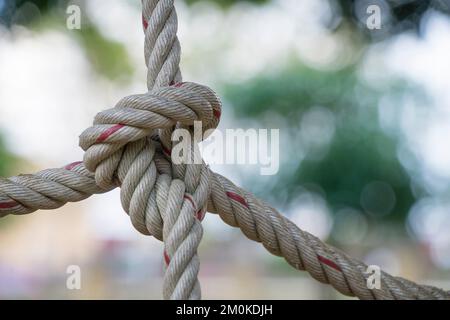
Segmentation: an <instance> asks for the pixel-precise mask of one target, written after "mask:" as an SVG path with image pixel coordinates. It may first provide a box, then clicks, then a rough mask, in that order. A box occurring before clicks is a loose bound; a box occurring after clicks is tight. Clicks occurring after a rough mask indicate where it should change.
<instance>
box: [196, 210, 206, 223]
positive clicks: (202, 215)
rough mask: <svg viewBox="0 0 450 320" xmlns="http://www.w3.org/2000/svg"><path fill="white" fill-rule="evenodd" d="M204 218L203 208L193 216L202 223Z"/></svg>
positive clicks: (204, 211)
mask: <svg viewBox="0 0 450 320" xmlns="http://www.w3.org/2000/svg"><path fill="white" fill-rule="evenodd" d="M205 216H206V210H204V209H203V208H202V209H200V210H198V211H197V213H196V214H195V217H196V218H197V220H199V221H203V219H205Z"/></svg>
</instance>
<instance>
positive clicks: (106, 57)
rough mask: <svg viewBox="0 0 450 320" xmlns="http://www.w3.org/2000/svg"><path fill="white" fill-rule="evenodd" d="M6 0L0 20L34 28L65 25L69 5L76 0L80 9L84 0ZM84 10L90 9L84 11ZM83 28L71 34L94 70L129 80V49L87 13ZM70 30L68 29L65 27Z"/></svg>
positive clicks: (106, 75) (107, 76)
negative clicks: (106, 34)
mask: <svg viewBox="0 0 450 320" xmlns="http://www.w3.org/2000/svg"><path fill="white" fill-rule="evenodd" d="M1 1H5V2H4V3H5V4H4V7H3V9H2V10H0V12H1V14H0V22H1V21H3V24H5V25H7V26H10V25H11V24H13V23H18V24H24V25H27V26H29V27H31V28H34V29H45V28H58V27H59V28H66V18H67V14H66V12H65V11H66V8H67V6H68V5H69V4H71V3H74V4H77V5H79V6H80V7H81V8H83V6H84V1H83V0H78V1H69V0H32V1H26V0H0V2H1ZM81 12H88V11H87V10H83V9H82V10H81ZM81 22H82V27H81V29H80V30H71V32H68V34H69V35H71V36H73V37H75V39H76V40H77V41H78V42H79V43H80V45H81V48H83V49H84V51H85V53H86V56H87V58H88V59H89V61H90V62H91V64H92V67H93V68H94V69H95V71H96V72H97V73H98V74H99V75H102V76H105V77H106V78H108V79H110V80H114V81H126V80H128V79H129V78H130V76H131V75H132V73H133V68H132V64H131V61H130V58H129V56H128V52H127V51H126V48H125V47H124V45H123V44H121V43H119V42H117V41H114V40H112V39H109V38H107V37H106V36H105V35H103V34H102V33H101V32H100V30H99V29H98V28H97V26H96V25H95V24H93V23H92V22H91V21H90V19H89V16H88V15H84V14H82V15H81ZM64 30H65V31H67V29H64Z"/></svg>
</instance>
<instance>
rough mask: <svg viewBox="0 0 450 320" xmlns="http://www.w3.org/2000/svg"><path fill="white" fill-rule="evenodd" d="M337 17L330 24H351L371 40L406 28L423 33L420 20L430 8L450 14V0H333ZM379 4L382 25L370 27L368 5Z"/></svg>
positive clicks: (334, 25) (406, 29)
mask: <svg viewBox="0 0 450 320" xmlns="http://www.w3.org/2000/svg"><path fill="white" fill-rule="evenodd" d="M329 2H330V4H331V5H332V7H333V8H334V9H333V13H334V18H333V19H332V20H331V21H332V22H331V27H333V28H339V27H341V26H343V25H350V26H352V28H353V29H354V30H355V31H356V32H359V33H362V34H363V35H365V36H366V38H367V39H369V40H382V39H386V38H388V37H391V36H394V35H396V34H399V33H402V32H405V31H414V32H416V33H417V34H419V35H420V34H421V23H422V20H423V19H424V18H426V16H427V13H428V12H430V11H437V12H440V13H443V14H446V15H450V0H338V1H335V0H330V1H329ZM370 5H378V6H379V8H380V9H381V10H380V11H381V20H382V21H381V22H382V27H381V29H380V30H369V29H368V28H367V26H366V21H367V18H368V17H369V15H370V14H369V13H367V8H368V7H369V6H370Z"/></svg>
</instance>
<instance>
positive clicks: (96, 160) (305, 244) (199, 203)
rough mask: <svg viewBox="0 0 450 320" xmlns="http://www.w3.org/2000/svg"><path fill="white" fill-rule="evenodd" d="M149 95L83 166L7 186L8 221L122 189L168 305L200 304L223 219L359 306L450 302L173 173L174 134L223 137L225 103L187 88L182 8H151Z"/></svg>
mask: <svg viewBox="0 0 450 320" xmlns="http://www.w3.org/2000/svg"><path fill="white" fill-rule="evenodd" d="M142 8H143V9H142V24H143V28H144V32H145V61H146V65H147V68H148V74H147V86H148V92H147V93H144V94H137V95H132V96H128V97H125V98H123V99H122V100H120V101H119V102H118V103H117V104H116V106H115V107H114V108H112V109H109V110H106V111H102V112H100V113H99V114H97V116H96V117H95V119H94V124H93V126H92V127H90V128H88V129H87V130H85V131H84V132H83V133H82V134H81V136H80V146H81V148H82V149H83V150H84V151H85V154H84V159H83V161H81V162H74V163H72V164H69V165H67V166H65V167H62V168H56V169H47V170H43V171H41V172H38V173H35V174H26V175H19V176H15V177H10V178H7V179H5V178H0V217H4V216H6V215H8V214H15V215H21V214H28V213H31V212H33V211H35V210H38V209H56V208H59V207H61V206H63V205H64V204H65V203H67V202H76V201H81V200H83V199H86V198H88V197H89V196H91V195H93V194H100V193H104V192H107V191H110V190H112V189H114V188H116V187H120V189H121V193H120V197H121V203H122V207H123V209H124V210H125V211H126V212H127V213H128V215H129V216H130V219H131V222H132V224H133V226H134V227H135V228H136V229H137V230H138V231H139V232H140V233H142V234H145V235H152V236H154V237H155V238H157V239H159V240H161V241H163V242H164V252H163V258H164V262H165V274H164V281H163V296H164V298H165V299H200V298H201V290H200V284H199V281H198V272H199V267H200V262H199V258H198V255H197V249H198V245H199V243H200V241H201V238H202V234H203V228H202V224H201V221H202V219H203V217H204V216H205V214H206V212H210V213H216V214H218V215H219V216H220V217H221V219H222V220H223V221H224V222H225V223H227V224H228V225H230V226H232V227H237V228H240V229H241V231H242V232H243V233H244V234H245V235H246V236H247V237H248V238H249V239H251V240H254V241H257V242H261V243H262V244H263V246H264V247H265V248H266V249H267V250H268V251H269V252H270V253H272V254H274V255H277V256H281V257H284V259H285V260H286V261H287V262H288V263H289V264H290V265H291V266H293V267H294V268H296V269H298V270H305V271H307V272H308V273H309V274H310V275H311V276H312V277H313V278H314V279H316V280H318V281H320V282H322V283H328V284H331V285H332V286H333V287H334V288H335V289H336V290H338V291H339V292H340V293H342V294H344V295H348V296H356V297H358V298H360V299H450V291H444V290H442V289H439V288H435V287H432V286H427V285H419V284H416V283H414V282H412V281H409V280H406V279H403V278H400V277H395V276H392V275H390V274H387V273H385V272H382V273H381V287H380V289H369V288H368V286H367V277H368V275H367V274H366V270H367V266H366V265H365V264H364V263H362V262H360V261H358V260H356V259H354V258H352V257H349V256H348V255H346V254H345V253H343V252H341V251H340V250H338V249H336V248H333V247H331V246H329V245H327V244H325V243H323V242H321V241H320V240H319V239H318V238H317V237H315V236H313V235H311V234H309V233H308V232H305V231H303V230H301V229H299V228H298V227H297V226H296V225H295V224H294V223H293V222H291V221H290V220H289V219H287V218H286V217H284V216H283V215H281V214H280V213H279V212H278V211H277V210H276V209H274V208H272V207H271V206H270V205H268V204H267V203H265V202H264V201H263V200H260V199H258V198H256V197H255V196H254V195H252V194H251V193H249V192H247V191H245V190H243V189H241V188H239V187H237V186H236V185H234V184H233V183H232V182H231V181H230V180H228V179H227V178H225V177H223V176H221V175H220V174H217V173H215V172H213V171H211V170H210V169H209V167H208V166H207V165H206V164H205V163H204V162H203V163H201V164H174V163H172V161H171V150H172V149H173V147H174V142H172V140H171V136H172V133H173V131H174V130H175V129H177V128H185V129H190V128H191V127H192V126H193V124H194V121H201V122H202V127H203V129H204V130H208V129H213V128H216V127H217V125H218V124H219V121H220V116H221V102H220V100H219V98H218V97H217V96H216V94H215V93H214V92H213V91H212V90H211V89H210V88H208V87H205V86H203V85H199V84H195V83H191V82H182V76H181V72H180V67H179V64H180V56H181V49H180V43H179V41H178V38H177V29H178V21H177V13H176V10H175V6H174V0H142Z"/></svg>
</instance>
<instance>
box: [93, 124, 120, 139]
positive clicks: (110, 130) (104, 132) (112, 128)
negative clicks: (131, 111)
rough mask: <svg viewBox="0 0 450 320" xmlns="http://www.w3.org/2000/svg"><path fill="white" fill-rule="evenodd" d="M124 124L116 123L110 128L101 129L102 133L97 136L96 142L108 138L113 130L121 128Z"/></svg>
mask: <svg viewBox="0 0 450 320" xmlns="http://www.w3.org/2000/svg"><path fill="white" fill-rule="evenodd" d="M124 126H125V125H124V124H121V123H119V124H116V125H115V126H112V127H111V128H109V129H107V130H105V131H103V133H102V134H101V135H100V136H99V137H98V138H97V141H96V142H97V143H101V142H104V141H105V140H106V139H108V138H109V137H110V136H111V135H112V134H113V133H114V132H116V131H118V130H120V129H122V128H123V127H124Z"/></svg>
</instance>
